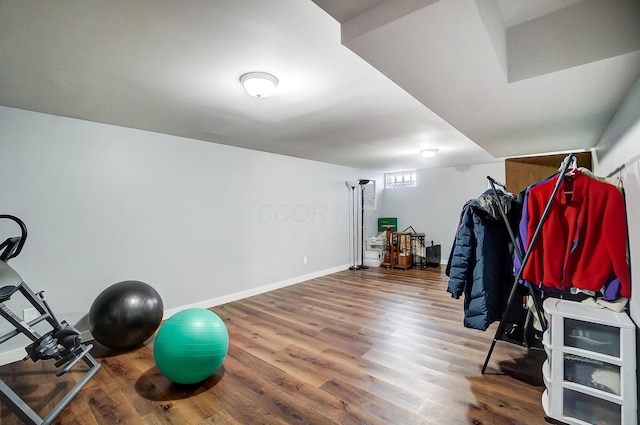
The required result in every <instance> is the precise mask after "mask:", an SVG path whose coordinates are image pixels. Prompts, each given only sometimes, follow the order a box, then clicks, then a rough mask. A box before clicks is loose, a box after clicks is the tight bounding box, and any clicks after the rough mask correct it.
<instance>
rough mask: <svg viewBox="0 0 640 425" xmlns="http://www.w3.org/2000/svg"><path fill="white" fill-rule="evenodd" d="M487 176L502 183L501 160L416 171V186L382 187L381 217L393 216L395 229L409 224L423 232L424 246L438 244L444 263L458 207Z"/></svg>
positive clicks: (480, 189)
mask: <svg viewBox="0 0 640 425" xmlns="http://www.w3.org/2000/svg"><path fill="white" fill-rule="evenodd" d="M487 176H491V177H493V178H494V179H495V180H498V181H501V182H504V180H505V168H504V161H498V162H494V163H490V164H478V165H471V166H464V167H443V168H432V169H425V170H418V171H417V176H416V177H417V182H418V184H417V186H416V187H405V188H394V189H385V190H384V195H383V198H384V208H383V211H382V215H381V217H397V218H398V228H399V230H403V229H405V228H407V227H408V226H412V227H413V228H414V230H415V231H416V232H418V233H424V234H425V240H426V242H427V245H429V244H430V242H431V241H433V243H434V244H435V245H438V244H440V245H442V262H443V263H446V261H447V260H448V256H449V252H450V251H451V245H452V243H453V238H454V237H455V234H456V229H457V227H458V221H459V218H460V212H461V211H462V207H463V205H464V204H465V202H467V201H468V200H469V199H472V198H477V197H478V196H479V195H480V194H482V193H483V192H484V191H485V190H487V188H488V187H489V186H488V185H489V182H488V180H487Z"/></svg>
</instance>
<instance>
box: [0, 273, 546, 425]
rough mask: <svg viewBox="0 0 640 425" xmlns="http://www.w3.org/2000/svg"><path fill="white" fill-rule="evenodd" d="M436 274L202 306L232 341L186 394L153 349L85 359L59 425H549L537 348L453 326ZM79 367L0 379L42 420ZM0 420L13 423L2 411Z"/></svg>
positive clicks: (13, 370) (27, 370) (22, 366)
mask: <svg viewBox="0 0 640 425" xmlns="http://www.w3.org/2000/svg"><path fill="white" fill-rule="evenodd" d="M442 273H443V272H442V270H441V268H432V269H427V270H417V269H410V270H406V271H405V270H388V269H384V268H382V269H379V268H372V269H369V270H360V271H343V272H339V273H335V274H332V275H329V276H325V277H321V278H318V279H313V280H310V281H308V282H304V283H300V284H297V285H292V286H289V287H287V288H283V289H279V290H276V291H272V292H269V293H265V294H261V295H257V296H254V297H251V298H247V299H244V300H241V301H236V302H232V303H229V304H225V305H221V306H218V307H215V308H212V310H213V311H215V312H216V313H217V314H218V315H219V316H220V317H222V318H223V319H224V321H225V322H226V324H227V328H228V330H229V337H230V338H229V339H230V346H229V352H228V355H227V357H226V359H225V361H224V363H223V366H222V367H221V368H220V370H218V372H216V374H215V375H214V376H212V377H211V378H209V379H207V380H206V381H204V382H203V383H200V384H196V385H176V384H172V383H171V382H169V381H168V380H167V379H166V378H164V377H163V376H162V375H161V374H160V373H159V372H158V370H157V368H156V367H155V364H154V361H153V352H152V345H149V346H142V347H140V348H138V349H136V350H134V351H131V352H127V353H123V354H115V353H110V352H109V351H108V350H106V349H105V348H104V347H98V346H96V347H94V349H93V351H92V353H93V355H94V357H96V358H97V359H98V361H99V362H100V363H101V364H102V368H101V369H100V370H99V372H98V373H97V374H96V376H95V377H94V378H93V379H92V380H91V381H90V382H89V383H88V384H87V386H86V387H85V388H84V389H83V390H82V391H81V392H80V394H78V396H77V397H76V398H75V399H74V400H73V401H72V402H71V404H70V405H69V406H68V407H67V408H66V409H65V410H64V411H63V412H62V414H61V415H60V416H59V418H58V419H57V420H56V422H54V423H55V424H64V425H72V424H74V425H94V424H97V425H106V424H180V425H191V424H249V425H258V424H312V425H323V424H360V425H362V424H373V425H375V424H392V425H401V424H410V425H416V424H438V425H456V424H475V425H489V424H493V425H502V424H521V425H542V424H546V422H545V420H544V413H543V410H542V406H541V402H540V397H541V394H542V391H543V389H544V388H543V384H542V376H541V375H542V374H541V364H542V361H543V359H544V352H539V351H531V352H529V353H528V352H527V350H526V349H525V348H523V347H520V346H517V345H513V344H509V343H506V342H503V341H499V342H498V343H497V345H496V349H495V351H494V353H493V355H492V358H491V362H490V363H489V368H488V369H487V373H486V374H485V375H482V374H481V373H480V370H481V367H482V364H483V362H484V359H485V356H486V353H487V351H488V349H489V345H490V343H491V340H492V338H493V334H494V332H495V329H496V326H497V323H496V324H494V325H492V327H491V328H490V329H489V330H487V331H486V332H482V331H478V330H471V329H466V328H464V327H463V325H462V299H459V300H454V299H452V298H451V297H450V296H449V294H448V293H447V292H446V277H445V276H444V275H443V274H442ZM83 367H84V366H76V367H75V368H74V370H77V371H78V372H73V373H69V374H67V375H64V376H63V377H61V378H56V377H55V373H54V372H55V367H54V366H53V364H52V362H51V361H47V362H44V361H40V362H37V363H32V362H31V361H28V362H18V363H13V364H10V365H6V366H3V367H0V379H2V380H4V381H5V383H6V384H7V385H9V386H10V387H11V388H12V389H13V390H14V391H16V392H17V393H19V394H20V396H21V397H23V399H24V400H25V401H26V402H27V403H28V404H29V405H30V406H31V407H32V408H33V409H34V410H36V411H37V412H39V413H40V414H41V415H44V414H45V413H47V412H49V410H50V409H51V408H52V407H53V406H54V405H55V403H56V402H57V401H58V400H59V399H60V398H61V397H62V396H63V395H64V394H65V393H66V392H68V390H69V389H70V388H71V386H72V385H73V383H74V379H78V378H79V377H80V376H81V375H82V373H81V370H82V368H83ZM0 409H1V410H0V422H1V423H2V424H3V425H12V424H16V423H19V421H18V420H17V418H16V417H15V416H14V415H13V414H12V413H11V412H9V411H8V409H7V408H6V407H5V406H2V407H0Z"/></svg>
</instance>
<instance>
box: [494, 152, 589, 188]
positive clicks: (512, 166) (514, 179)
mask: <svg viewBox="0 0 640 425" xmlns="http://www.w3.org/2000/svg"><path fill="white" fill-rule="evenodd" d="M566 156H567V155H566V154H560V155H546V156H528V157H521V158H508V159H507V160H506V161H505V177H506V185H507V190H508V191H509V192H511V193H514V194H516V195H517V194H518V193H520V192H522V191H523V190H524V189H525V188H526V187H527V186H529V185H531V184H533V183H536V182H539V181H540V180H544V179H546V178H547V177H549V176H551V175H552V174H553V173H555V172H557V171H558V168H560V164H562V161H563V160H564V159H565V158H566ZM575 156H576V159H577V160H578V166H579V167H586V168H588V169H590V170H592V169H593V167H592V162H591V152H581V153H577V154H575Z"/></svg>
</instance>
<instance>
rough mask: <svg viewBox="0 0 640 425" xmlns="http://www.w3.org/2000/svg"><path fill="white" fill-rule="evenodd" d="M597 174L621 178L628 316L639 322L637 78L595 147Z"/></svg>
mask: <svg viewBox="0 0 640 425" xmlns="http://www.w3.org/2000/svg"><path fill="white" fill-rule="evenodd" d="M595 159H596V165H595V167H594V169H595V170H594V171H595V172H596V174H598V175H602V176H607V175H609V174H611V173H613V175H614V176H615V177H619V178H620V179H622V181H623V185H624V190H625V199H626V206H627V223H628V226H629V245H630V257H631V282H632V285H631V299H630V302H629V304H630V312H631V317H632V318H633V319H634V321H635V322H636V324H638V323H640V283H639V282H640V221H639V220H638V217H640V79H638V80H637V81H636V83H635V84H634V86H633V88H632V89H631V91H630V92H629V94H628V95H627V97H626V99H625V101H624V102H623V104H622V106H621V107H620V109H619V110H618V112H617V113H616V115H615V116H614V117H613V119H612V120H611V123H610V124H609V126H608V127H607V129H606V131H605V132H604V134H603V136H602V138H601V141H600V143H599V144H598V146H597V147H596V149H595Z"/></svg>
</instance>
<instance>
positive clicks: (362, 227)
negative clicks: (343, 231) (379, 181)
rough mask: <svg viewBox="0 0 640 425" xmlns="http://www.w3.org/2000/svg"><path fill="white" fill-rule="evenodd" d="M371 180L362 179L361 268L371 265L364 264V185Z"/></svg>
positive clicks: (359, 182) (360, 181)
mask: <svg viewBox="0 0 640 425" xmlns="http://www.w3.org/2000/svg"><path fill="white" fill-rule="evenodd" d="M370 181H371V180H367V179H360V180H359V181H358V184H360V266H359V268H360V269H368V268H369V266H365V265H364V187H365V186H366V185H367V184H368V183H369V182H370Z"/></svg>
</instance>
